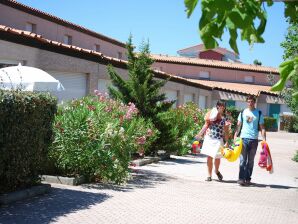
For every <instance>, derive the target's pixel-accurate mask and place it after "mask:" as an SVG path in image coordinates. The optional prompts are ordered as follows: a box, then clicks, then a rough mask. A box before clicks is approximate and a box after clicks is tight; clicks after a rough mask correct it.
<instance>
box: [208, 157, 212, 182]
mask: <svg viewBox="0 0 298 224" xmlns="http://www.w3.org/2000/svg"><path fill="white" fill-rule="evenodd" d="M212 168H213V158H212V157H211V156H208V157H207V171H208V177H207V180H211V177H212ZM209 177H210V178H209Z"/></svg>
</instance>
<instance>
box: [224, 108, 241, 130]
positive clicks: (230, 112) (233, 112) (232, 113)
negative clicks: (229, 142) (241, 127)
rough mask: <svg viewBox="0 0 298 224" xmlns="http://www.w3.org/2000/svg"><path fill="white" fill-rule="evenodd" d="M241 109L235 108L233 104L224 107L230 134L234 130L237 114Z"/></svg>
mask: <svg viewBox="0 0 298 224" xmlns="http://www.w3.org/2000/svg"><path fill="white" fill-rule="evenodd" d="M241 111H242V110H241V109H239V108H236V107H234V106H231V107H227V109H226V114H227V118H228V119H229V120H230V121H231V124H232V125H231V135H233V134H234V133H235V131H236V128H237V123H238V116H239V113H240V112H241Z"/></svg>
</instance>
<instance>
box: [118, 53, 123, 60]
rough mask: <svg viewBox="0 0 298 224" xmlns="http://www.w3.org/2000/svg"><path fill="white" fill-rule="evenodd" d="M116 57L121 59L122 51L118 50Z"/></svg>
mask: <svg viewBox="0 0 298 224" xmlns="http://www.w3.org/2000/svg"><path fill="white" fill-rule="evenodd" d="M118 59H122V52H120V51H119V52H118Z"/></svg>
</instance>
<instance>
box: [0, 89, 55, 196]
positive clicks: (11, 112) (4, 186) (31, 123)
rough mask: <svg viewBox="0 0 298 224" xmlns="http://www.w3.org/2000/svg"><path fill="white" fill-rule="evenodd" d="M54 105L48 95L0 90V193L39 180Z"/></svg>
mask: <svg viewBox="0 0 298 224" xmlns="http://www.w3.org/2000/svg"><path fill="white" fill-rule="evenodd" d="M56 105H57V101H56V98H53V97H52V96H50V95H49V94H45V93H31V92H19V91H0V133H1V134H0V181H1V184H0V193H3V192H9V191H14V190H17V189H22V188H25V187H29V186H32V185H35V184H36V183H38V181H39V178H38V175H39V174H40V171H41V170H42V169H43V164H44V163H45V161H46V159H47V153H48V147H49V145H50V144H51V142H52V123H53V120H54V115H55V112H56Z"/></svg>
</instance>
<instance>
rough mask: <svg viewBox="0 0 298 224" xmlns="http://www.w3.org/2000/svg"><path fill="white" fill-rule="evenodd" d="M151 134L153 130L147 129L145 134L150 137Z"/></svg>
mask: <svg viewBox="0 0 298 224" xmlns="http://www.w3.org/2000/svg"><path fill="white" fill-rule="evenodd" d="M152 135H153V131H152V129H151V128H149V129H147V136H148V137H150V136H152Z"/></svg>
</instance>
